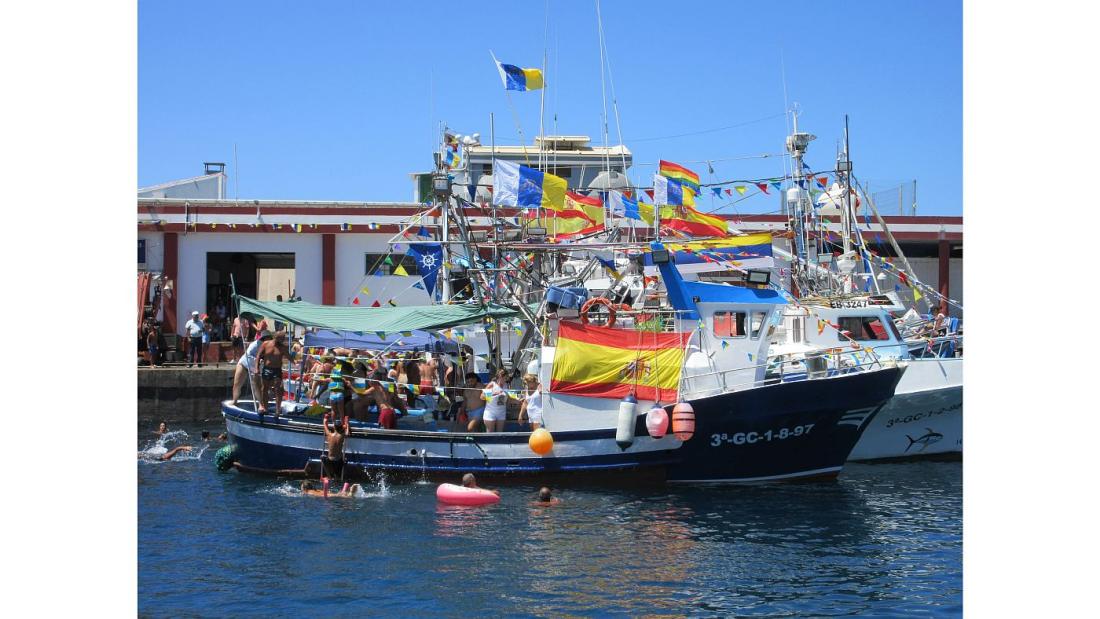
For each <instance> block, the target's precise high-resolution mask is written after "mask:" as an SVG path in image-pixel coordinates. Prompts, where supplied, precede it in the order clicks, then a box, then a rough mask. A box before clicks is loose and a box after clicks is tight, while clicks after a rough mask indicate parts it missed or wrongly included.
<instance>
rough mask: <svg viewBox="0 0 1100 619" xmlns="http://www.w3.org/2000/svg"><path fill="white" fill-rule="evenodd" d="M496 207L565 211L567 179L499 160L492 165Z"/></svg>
mask: <svg viewBox="0 0 1100 619" xmlns="http://www.w3.org/2000/svg"><path fill="white" fill-rule="evenodd" d="M493 204H495V205H497V206H519V207H522V208H537V207H542V208H548V209H555V210H560V209H562V208H565V179H564V178H561V177H560V176H554V175H553V174H547V173H546V172H539V171H538V170H536V169H534V168H529V167H527V166H522V165H519V164H518V163H512V162H511V161H503V160H500V159H498V160H497V161H496V163H494V164H493Z"/></svg>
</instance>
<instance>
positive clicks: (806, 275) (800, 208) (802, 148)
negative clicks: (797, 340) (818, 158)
mask: <svg viewBox="0 0 1100 619" xmlns="http://www.w3.org/2000/svg"><path fill="white" fill-rule="evenodd" d="M791 118H792V120H793V129H792V131H791V135H789V136H787V152H788V153H790V155H791V158H792V160H793V163H794V165H793V166H792V167H793V171H792V172H793V177H794V185H793V186H792V187H791V188H790V189H788V190H787V196H786V197H787V209H788V211H789V212H790V221H791V222H793V229H792V233H793V235H794V239H793V241H794V252H793V253H794V255H795V257H796V258H797V259H796V260H794V261H792V262H791V277H792V280H794V281H796V282H797V283H798V286H799V287H800V288H801V289H802V292H803V294H805V293H809V292H812V291H813V288H814V285H813V277H812V275H811V273H810V271H809V270H808V269H806V268H805V265H807V264H809V249H808V247H807V244H808V241H809V238H808V234H807V230H806V225H805V224H806V207H807V206H808V204H809V200H808V194H807V192H806V190H805V189H803V187H802V185H803V184H805V176H804V175H803V174H802V157H803V156H804V155H805V154H806V148H807V147H808V146H809V144H810V142H812V141H814V140H816V139H817V136H815V135H813V134H810V133H800V132H799V131H798V111H797V110H793V109H792V110H791Z"/></svg>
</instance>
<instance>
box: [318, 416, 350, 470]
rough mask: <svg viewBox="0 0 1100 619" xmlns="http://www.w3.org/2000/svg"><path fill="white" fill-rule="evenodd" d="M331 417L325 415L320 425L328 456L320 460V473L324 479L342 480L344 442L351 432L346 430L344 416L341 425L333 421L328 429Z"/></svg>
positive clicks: (346, 421) (346, 420)
mask: <svg viewBox="0 0 1100 619" xmlns="http://www.w3.org/2000/svg"><path fill="white" fill-rule="evenodd" d="M331 416H332V415H331V414H330V413H325V417H324V420H323V421H322V425H323V426H324V428H325V445H326V446H328V455H326V456H323V457H322V458H321V467H322V471H323V472H322V473H321V476H322V477H323V478H325V479H339V480H341V481H342V480H343V479H344V440H345V439H346V438H347V436H348V433H349V432H351V430H350V429H349V428H348V418H347V416H344V421H343V424H341V425H337V424H336V421H335V420H333V423H332V427H331V428H330V427H329V424H328V422H329V418H330V417H331Z"/></svg>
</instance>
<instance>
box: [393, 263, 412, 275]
mask: <svg viewBox="0 0 1100 619" xmlns="http://www.w3.org/2000/svg"><path fill="white" fill-rule="evenodd" d="M393 274H394V275H400V276H401V277H408V276H409V272H408V271H406V270H405V266H404V265H401V264H399V265H397V268H396V269H394V270H393Z"/></svg>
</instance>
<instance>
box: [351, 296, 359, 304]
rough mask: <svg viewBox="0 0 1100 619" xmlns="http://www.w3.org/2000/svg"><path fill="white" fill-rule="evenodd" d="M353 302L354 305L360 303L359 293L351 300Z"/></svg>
mask: <svg viewBox="0 0 1100 619" xmlns="http://www.w3.org/2000/svg"><path fill="white" fill-rule="evenodd" d="M351 304H352V305H359V296H358V295H356V297H355V298H354V299H352V300H351Z"/></svg>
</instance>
